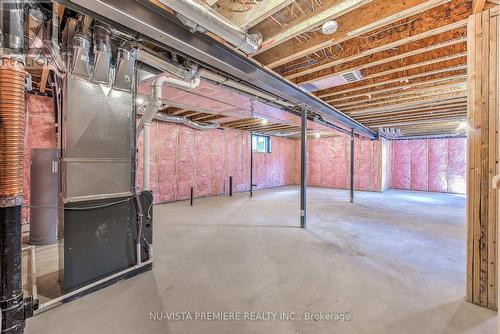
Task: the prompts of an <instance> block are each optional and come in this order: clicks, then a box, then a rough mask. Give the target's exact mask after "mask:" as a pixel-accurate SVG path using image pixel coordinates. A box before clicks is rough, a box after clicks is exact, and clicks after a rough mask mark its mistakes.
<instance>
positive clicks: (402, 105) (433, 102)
mask: <svg viewBox="0 0 500 334" xmlns="http://www.w3.org/2000/svg"><path fill="white" fill-rule="evenodd" d="M466 101H467V98H466V97H463V96H458V97H452V98H446V99H434V100H424V101H420V100H419V101H417V102H407V103H398V104H397V105H395V106H384V107H377V108H371V109H366V108H360V109H357V110H350V111H349V112H346V113H347V114H348V115H349V116H351V117H352V116H354V115H359V114H363V113H371V112H377V111H384V110H389V109H391V108H392V109H394V110H396V109H403V108H406V107H411V108H416V107H417V106H422V105H425V106H438V105H444V104H451V103H461V102H466Z"/></svg>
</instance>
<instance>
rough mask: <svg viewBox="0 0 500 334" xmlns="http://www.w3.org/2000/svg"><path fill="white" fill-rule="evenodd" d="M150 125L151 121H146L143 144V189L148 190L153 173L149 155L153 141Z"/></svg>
mask: <svg viewBox="0 0 500 334" xmlns="http://www.w3.org/2000/svg"><path fill="white" fill-rule="evenodd" d="M150 126H151V123H149V122H147V123H144V129H143V131H144V133H143V137H142V144H143V145H142V146H143V153H142V158H143V164H142V176H143V181H142V189H143V190H145V191H147V190H150V183H149V176H150V173H151V165H150V163H149V157H150V155H151V141H150V139H151V138H150V131H149V130H150Z"/></svg>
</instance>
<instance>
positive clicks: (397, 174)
mask: <svg viewBox="0 0 500 334" xmlns="http://www.w3.org/2000/svg"><path fill="white" fill-rule="evenodd" d="M392 187H393V188H396V189H410V187H411V154H410V146H409V141H407V140H400V141H394V142H393V158H392Z"/></svg>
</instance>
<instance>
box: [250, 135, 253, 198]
mask: <svg viewBox="0 0 500 334" xmlns="http://www.w3.org/2000/svg"><path fill="white" fill-rule="evenodd" d="M250 197H253V130H252V131H250Z"/></svg>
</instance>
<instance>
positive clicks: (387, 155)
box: [381, 138, 392, 191]
mask: <svg viewBox="0 0 500 334" xmlns="http://www.w3.org/2000/svg"><path fill="white" fill-rule="evenodd" d="M381 141H382V145H381V150H382V161H381V164H382V165H381V168H382V170H381V171H382V173H381V177H382V191H385V190H387V189H389V188H391V185H392V169H391V168H392V145H391V142H390V141H389V140H387V139H385V138H382V139H381Z"/></svg>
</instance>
